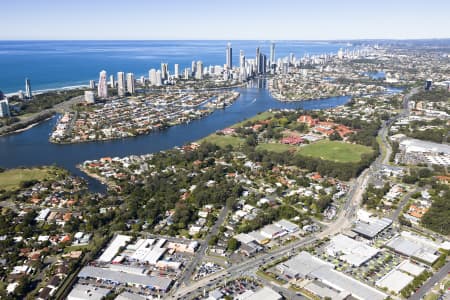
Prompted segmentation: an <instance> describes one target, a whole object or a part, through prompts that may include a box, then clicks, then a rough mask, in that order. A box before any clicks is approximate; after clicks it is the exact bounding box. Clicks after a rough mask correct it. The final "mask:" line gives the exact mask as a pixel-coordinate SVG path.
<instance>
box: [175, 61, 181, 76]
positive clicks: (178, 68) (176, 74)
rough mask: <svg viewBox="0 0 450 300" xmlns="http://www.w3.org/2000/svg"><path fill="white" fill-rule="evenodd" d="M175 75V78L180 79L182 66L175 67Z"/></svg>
mask: <svg viewBox="0 0 450 300" xmlns="http://www.w3.org/2000/svg"><path fill="white" fill-rule="evenodd" d="M174 73H175V78H178V77H180V66H179V65H178V64H175V65H174Z"/></svg>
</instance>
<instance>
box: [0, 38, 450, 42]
mask: <svg viewBox="0 0 450 300" xmlns="http://www.w3.org/2000/svg"><path fill="white" fill-rule="evenodd" d="M432 40H450V37H430V38H349V39H345V38H339V39H270V38H267V39H209V38H161V39H101V38H100V39H0V42H17V41H30V42H32V41H306V42H327V41H328V42H340V41H346V42H347V41H432Z"/></svg>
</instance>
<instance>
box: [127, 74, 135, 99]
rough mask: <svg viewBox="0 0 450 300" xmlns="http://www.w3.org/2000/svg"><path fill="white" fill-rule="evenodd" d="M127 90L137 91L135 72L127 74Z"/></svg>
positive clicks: (132, 92)
mask: <svg viewBox="0 0 450 300" xmlns="http://www.w3.org/2000/svg"><path fill="white" fill-rule="evenodd" d="M127 91H128V93H130V94H134V92H135V82H134V74H133V73H128V74H127Z"/></svg>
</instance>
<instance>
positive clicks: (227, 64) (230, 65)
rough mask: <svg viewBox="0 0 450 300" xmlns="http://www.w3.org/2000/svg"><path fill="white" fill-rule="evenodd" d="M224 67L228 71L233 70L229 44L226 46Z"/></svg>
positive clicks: (231, 50)
mask: <svg viewBox="0 0 450 300" xmlns="http://www.w3.org/2000/svg"><path fill="white" fill-rule="evenodd" d="M226 66H227V68H228V70H231V69H232V68H233V48H231V43H228V45H227V52H226Z"/></svg>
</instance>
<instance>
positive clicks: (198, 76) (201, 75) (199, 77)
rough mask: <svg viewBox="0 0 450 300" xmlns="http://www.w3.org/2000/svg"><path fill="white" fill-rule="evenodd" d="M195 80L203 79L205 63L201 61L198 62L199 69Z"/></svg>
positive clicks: (197, 68)
mask: <svg viewBox="0 0 450 300" xmlns="http://www.w3.org/2000/svg"><path fill="white" fill-rule="evenodd" d="M195 79H198V80H202V79H203V62H202V61H201V60H199V61H197V67H196V71H195Z"/></svg>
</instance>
